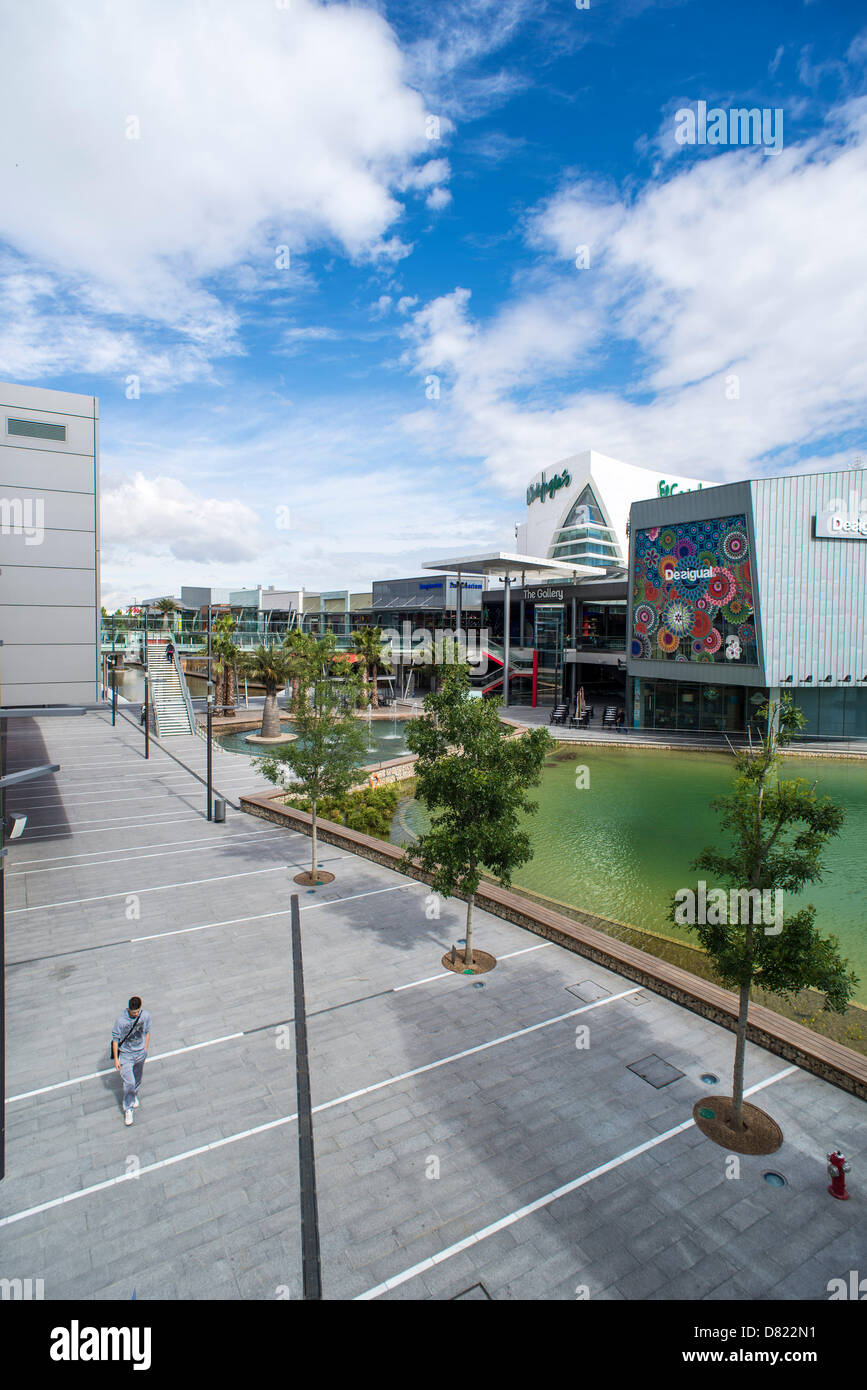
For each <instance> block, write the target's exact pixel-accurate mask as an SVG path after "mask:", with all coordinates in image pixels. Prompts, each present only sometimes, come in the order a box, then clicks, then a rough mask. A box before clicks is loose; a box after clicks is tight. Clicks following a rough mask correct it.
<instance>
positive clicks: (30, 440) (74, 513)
mask: <svg viewBox="0 0 867 1390" xmlns="http://www.w3.org/2000/svg"><path fill="white" fill-rule="evenodd" d="M10 419H12V420H24V421H27V422H30V423H31V424H32V425H34V426H35V427H37V428H38V426H39V425H40V424H46V425H56V426H62V427H63V429H64V431H65V438H63V439H56V438H55V439H46V438H42V437H40V436H39V435H32V436H27V435H21V434H18V433H12V432H10V429H9V425H8V422H9V420H10ZM13 428H14V427H13ZM98 459H99V409H98V402H97V401H96V399H95V397H93V396H81V395H74V394H72V393H70V392H67V391H52V390H43V389H41V388H38V387H32V386H17V385H11V384H9V383H0V530H2V535H0V547H2V561H0V637H2V639H3V644H4V645H3V647H2V648H0V678H2V699H3V703H4V704H5V705H8V706H16V705H19V706H20V705H43V704H44V705H57V704H81V703H89V702H91V701H93V700H95V699H96V696H97V679H98V665H99V657H98V648H97V635H98V631H99V610H98V603H99V471H98Z"/></svg>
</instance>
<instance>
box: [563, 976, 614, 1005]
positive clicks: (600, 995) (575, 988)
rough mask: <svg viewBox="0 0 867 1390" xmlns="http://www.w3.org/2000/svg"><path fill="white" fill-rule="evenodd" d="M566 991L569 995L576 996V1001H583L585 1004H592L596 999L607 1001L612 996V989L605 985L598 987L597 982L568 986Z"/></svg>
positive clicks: (591, 981)
mask: <svg viewBox="0 0 867 1390" xmlns="http://www.w3.org/2000/svg"><path fill="white" fill-rule="evenodd" d="M566 990H567V992H568V993H569V994H574V995H575V997H576V999H583V1001H584V1003H585V1004H592V1003H593V1001H594V1000H595V999H607V998H608V997H609V995H610V994H611V990H610V989H606V988H605V986H604V985H597V983H596V981H595V980H582V981H581V983H580V984H577V985H567V986H566Z"/></svg>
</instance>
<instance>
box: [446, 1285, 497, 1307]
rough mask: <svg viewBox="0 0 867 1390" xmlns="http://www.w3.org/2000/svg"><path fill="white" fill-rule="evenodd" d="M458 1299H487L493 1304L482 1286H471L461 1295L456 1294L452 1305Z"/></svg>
mask: <svg viewBox="0 0 867 1390" xmlns="http://www.w3.org/2000/svg"><path fill="white" fill-rule="evenodd" d="M460 1298H487V1299H488V1301H489V1302H493V1299H492V1298H491V1295H490V1294H489V1293H488V1291H487V1289H486V1288H485V1286H484V1284H471V1285H470V1287H469V1288H468V1289H464V1291H463V1293H456V1294H455V1296H454V1298H453V1299H452V1303H457V1301H458V1299H460Z"/></svg>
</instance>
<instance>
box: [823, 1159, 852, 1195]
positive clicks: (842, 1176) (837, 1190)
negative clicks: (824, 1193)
mask: <svg viewBox="0 0 867 1390" xmlns="http://www.w3.org/2000/svg"><path fill="white" fill-rule="evenodd" d="M848 1172H849V1164H848V1163H847V1162H846V1160H845V1158H844V1157H843V1155H842V1154H841V1153H840V1150H839V1149H835V1150H834V1152H833V1153H832V1154H828V1177H829V1178H830V1179H831V1185H830V1187H829V1188H828V1191H829V1192H830V1194H831V1196H832V1197H838V1198H839V1199H840V1201H841V1202H848V1200H849V1193H848V1192H847V1191H846V1174H847V1173H848Z"/></svg>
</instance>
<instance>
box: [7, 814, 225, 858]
mask: <svg viewBox="0 0 867 1390" xmlns="http://www.w3.org/2000/svg"><path fill="white" fill-rule="evenodd" d="M201 818H202V817H201V812H199V811H196V812H192V811H191V812H190V814H189V815H188V816H174V817H173V818H172V819H171V820H163V818H162V816H161V815H160V812H159V811H154V812H153V814H152V815H149V816H146V817H145V819H144V820H141V821H136V823H135V824H134V825H123V824H122V819H123V818H122V817H121V818H117V817H115V818H114V819H112V818H111V817H110V816H94V817H93V820H76V821H75V822H72V823H71V822H70V821H68V820H50V821H45V822H44V823H43V824H42V825H37V826H36V827H35V829H34V830H28V832H27V843H28V844H36V843H38V841H40V840H56V839H57V838H58V837H57V836H56V835H40V834H39V833H38V832H39V831H40V830H68V831H69V835H70V839H75V838H77V837H78V836H79V835H105V834H106V833H107V831H109V830H118V831H120V830H161V829H162V827H163V826H164V825H189V824H190V822H191V821H196V820H201ZM155 820H156V821H159V825H151V821H155ZM97 821H102V822H104V823H103V824H101V825H99V826H98V827H97V829H96V830H79V828H78V827H79V826H80V825H96V822H97ZM94 852H95V851H94Z"/></svg>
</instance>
